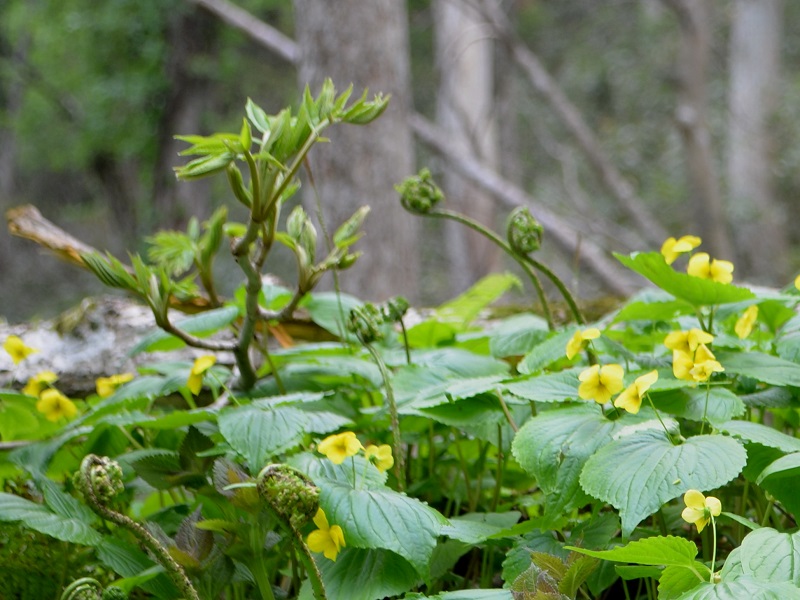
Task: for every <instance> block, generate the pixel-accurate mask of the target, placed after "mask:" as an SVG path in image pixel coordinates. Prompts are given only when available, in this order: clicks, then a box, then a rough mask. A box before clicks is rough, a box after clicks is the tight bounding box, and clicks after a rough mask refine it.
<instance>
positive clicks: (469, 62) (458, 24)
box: [434, 0, 501, 290]
mask: <svg viewBox="0 0 800 600" xmlns="http://www.w3.org/2000/svg"><path fill="white" fill-rule="evenodd" d="M434 14H435V17H434V22H435V39H436V66H437V70H438V74H439V89H438V94H437V97H436V101H437V103H436V109H437V111H436V119H437V122H438V124H439V126H440V127H441V128H442V129H444V130H445V131H447V133H448V139H449V143H450V144H451V145H453V146H454V147H455V148H456V149H457V150H458V151H459V152H461V153H467V154H472V155H474V156H475V157H476V158H478V159H480V160H481V161H482V162H483V163H485V164H486V165H488V166H490V167H493V168H495V167H496V166H497V164H496V163H497V140H496V135H495V127H496V125H495V122H494V110H493V108H494V107H493V103H494V97H493V94H494V68H493V60H494V56H493V50H494V48H493V46H494V44H493V42H492V35H491V34H492V32H491V30H490V28H489V27H488V25H487V24H486V23H485V19H484V18H483V17H482V16H481V14H480V13H479V12H478V11H477V10H475V8H473V7H470V6H469V4H468V3H466V2H464V1H463V0H435V2H434ZM442 187H443V189H444V191H445V193H446V194H447V199H448V204H449V205H450V208H452V209H454V210H457V211H459V212H462V213H464V214H466V215H468V216H470V217H471V218H473V219H475V220H477V221H479V222H480V223H483V224H484V225H486V226H487V227H489V228H493V229H494V228H496V227H497V226H498V225H500V224H501V223H498V222H497V218H496V213H497V210H496V207H495V203H494V201H493V200H492V198H491V197H490V196H489V195H488V194H486V193H484V192H483V191H482V190H480V189H478V188H476V187H475V186H474V185H473V184H472V183H471V182H469V181H467V180H465V179H464V178H463V177H461V176H460V175H459V174H458V173H455V172H453V171H448V172H447V173H445V175H444V177H443V179H442ZM445 232H446V234H445V238H446V241H445V243H446V244H447V255H448V262H449V264H450V284H451V286H452V288H454V289H456V290H463V289H466V288H467V287H469V286H470V285H471V284H473V283H474V282H475V280H477V279H479V278H480V277H482V276H484V275H486V274H488V273H490V272H491V271H494V270H496V268H497V266H498V265H497V263H498V261H499V255H498V250H497V247H496V246H495V245H494V244H492V243H491V242H490V241H489V240H487V239H486V238H485V237H483V236H481V235H480V234H478V233H477V232H475V231H472V230H470V229H467V228H465V227H464V226H463V225H459V224H457V223H452V222H448V223H447V224H446V227H445Z"/></svg>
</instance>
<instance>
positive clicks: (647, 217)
mask: <svg viewBox="0 0 800 600" xmlns="http://www.w3.org/2000/svg"><path fill="white" fill-rule="evenodd" d="M481 10H482V12H483V14H484V16H485V17H486V19H487V21H488V22H489V24H490V25H491V26H492V27H493V29H494V30H495V33H496V34H497V36H498V39H499V41H500V42H502V43H504V44H505V45H506V46H507V48H508V52H509V54H510V56H511V57H512V58H513V60H514V62H515V63H516V64H517V66H518V67H519V68H520V69H521V70H522V71H523V73H525V75H526V76H527V77H528V80H529V81H530V83H531V85H532V86H533V88H534V89H535V90H536V91H537V92H538V93H539V94H541V95H542V96H543V97H544V98H545V100H547V101H548V102H549V104H550V106H551V107H552V108H553V111H554V112H555V114H556V115H557V116H558V118H559V119H560V120H561V122H562V123H563V124H564V126H565V127H566V128H567V130H568V131H569V132H570V134H571V135H572V136H573V137H574V138H575V141H577V143H578V146H580V148H581V150H583V152H584V154H585V155H586V158H587V159H588V161H589V164H590V165H591V166H592V168H593V169H594V170H595V172H596V173H597V174H598V176H599V177H600V180H601V181H602V183H603V185H604V186H605V187H606V189H607V190H608V191H609V192H610V193H611V194H612V195H613V196H614V198H615V199H616V201H617V202H618V204H619V206H620V208H622V209H623V210H624V211H625V213H626V214H627V215H628V216H629V217H630V218H631V220H632V221H633V222H634V223H635V224H636V226H637V227H639V228H640V229H641V231H642V233H643V235H644V237H645V238H647V239H648V240H649V241H651V242H652V243H657V244H660V243H661V242H662V241H663V240H664V239H665V238H666V237H667V235H668V234H667V232H666V230H665V229H664V228H663V227H662V226H661V224H660V223H659V222H658V221H657V220H656V219H655V218H654V217H653V216H652V215H651V214H650V212H649V211H648V210H647V208H646V206H645V204H644V202H642V200H641V199H640V198H638V197H637V196H636V193H635V192H634V190H633V186H631V184H630V182H628V180H627V179H626V178H625V177H624V176H623V175H622V173H621V172H620V171H619V169H617V167H616V166H615V165H614V164H613V163H612V162H611V161H610V160H609V158H608V153H607V152H606V151H605V150H604V149H603V146H602V144H601V143H600V140H599V139H598V138H597V136H596V135H595V134H594V132H593V131H592V129H591V128H590V127H589V125H588V124H587V123H586V121H585V120H584V118H583V116H582V115H581V112H580V111H579V110H578V108H577V107H576V106H575V105H574V104H573V103H572V102H571V101H570V99H569V98H567V96H566V94H564V91H563V90H562V89H561V87H560V86H559V85H558V83H557V82H556V80H555V79H554V78H553V76H552V75H550V73H549V72H548V71H547V69H546V68H545V66H544V65H543V64H542V61H541V60H539V57H538V56H536V54H534V53H533V51H531V50H530V49H529V48H528V47H527V46H525V44H523V43H522V42H521V41H520V40H519V39H518V38H517V36H516V34H515V33H514V31H513V29H512V27H511V25H510V23H509V22H508V19H507V17H506V15H505V14H504V13H503V12H502V10H500V8H499V7H498V6H497V5H496V4H495V3H492V2H485V1H484V2H482V3H481Z"/></svg>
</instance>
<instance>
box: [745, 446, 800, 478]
mask: <svg viewBox="0 0 800 600" xmlns="http://www.w3.org/2000/svg"><path fill="white" fill-rule="evenodd" d="M798 474H800V452H793V453H792V454H787V455H786V456H782V457H781V458H779V459H778V460H776V461H775V462H773V463H772V464H770V465H769V466H768V467H767V468H766V469H764V470H763V471H761V473H760V474H759V476H758V479H756V483H757V484H759V485H761V483H762V482H763V481H764V480H765V479H767V478H769V477H772V478H775V479H778V478H786V477H791V478H792V479H794V480H795V481H797V479H796V478H797V476H798Z"/></svg>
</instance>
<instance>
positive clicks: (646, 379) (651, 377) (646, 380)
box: [634, 369, 658, 396]
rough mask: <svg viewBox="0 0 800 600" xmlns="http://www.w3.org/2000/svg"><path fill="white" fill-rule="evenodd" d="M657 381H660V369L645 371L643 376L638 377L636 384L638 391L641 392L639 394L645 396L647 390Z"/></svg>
mask: <svg viewBox="0 0 800 600" xmlns="http://www.w3.org/2000/svg"><path fill="white" fill-rule="evenodd" d="M656 381H658V371H657V370H655V369H654V370H652V371H650V372H649V373H645V374H644V375H642V376H641V377H637V378H636V381H635V382H634V384H635V385H636V391H637V392H639V396H644V394H645V392H646V391H647V390H649V389H650V386H652V385H653V384H654V383H655V382H656Z"/></svg>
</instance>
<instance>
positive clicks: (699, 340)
mask: <svg viewBox="0 0 800 600" xmlns="http://www.w3.org/2000/svg"><path fill="white" fill-rule="evenodd" d="M713 341H714V336H713V335H711V334H710V333H707V332H705V331H703V330H702V329H697V328H693V329H690V330H689V331H673V332H672V333H669V334H667V337H665V338H664V345H665V346H666V347H667V348H669V349H670V350H678V351H680V352H687V353H690V354H693V353H694V351H695V350H697V347H698V346H700V344H710V343H711V342H713Z"/></svg>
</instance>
